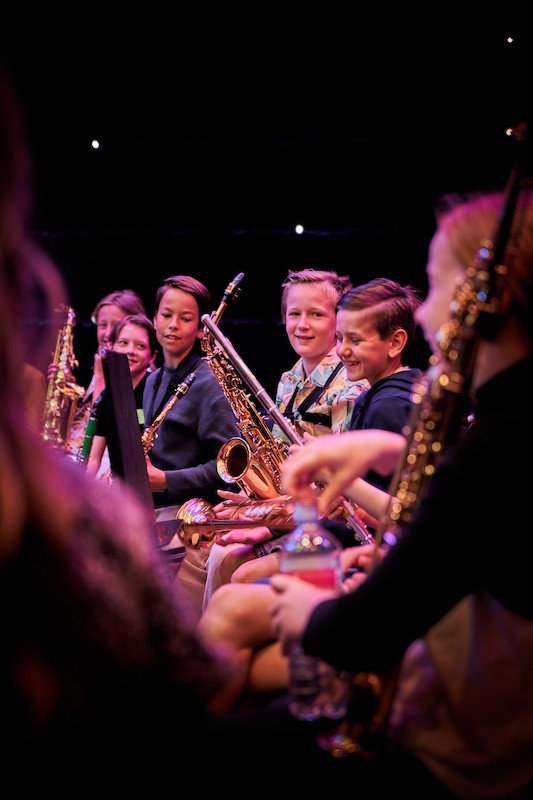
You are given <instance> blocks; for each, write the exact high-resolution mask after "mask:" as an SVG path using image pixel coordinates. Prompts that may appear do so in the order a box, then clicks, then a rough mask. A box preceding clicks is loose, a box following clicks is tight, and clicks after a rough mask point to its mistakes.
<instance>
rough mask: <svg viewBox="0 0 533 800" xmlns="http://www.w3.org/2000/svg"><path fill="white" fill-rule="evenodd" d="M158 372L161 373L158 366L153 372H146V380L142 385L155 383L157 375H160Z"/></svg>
mask: <svg viewBox="0 0 533 800" xmlns="http://www.w3.org/2000/svg"><path fill="white" fill-rule="evenodd" d="M160 374H161V367H158V368H157V369H156V370H154V371H153V372H150V373H149V374H147V375H146V382H145V384H144V385H145V386H152V385H153V384H154V383H155V381H156V380H157V376H158V375H160Z"/></svg>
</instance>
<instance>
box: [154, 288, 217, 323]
mask: <svg viewBox="0 0 533 800" xmlns="http://www.w3.org/2000/svg"><path fill="white" fill-rule="evenodd" d="M167 289H181V291H182V292H187V294H190V295H192V296H193V297H194V299H195V300H196V302H197V303H198V311H199V315H198V327H201V324H202V323H201V322H200V320H201V319H202V317H203V315H204V314H208V313H209V312H210V311H211V294H210V293H209V289H208V288H207V286H204V284H203V283H201V282H200V281H198V280H196V278H193V277H191V276H190V275H173V276H171V277H170V278H165V280H164V281H163V283H162V284H161V286H160V287H159V289H158V290H157V292H156V294H155V311H154V313H155V314H157V311H158V309H159V306H160V305H161V300H162V298H163V295H164V294H165V292H166V291H167Z"/></svg>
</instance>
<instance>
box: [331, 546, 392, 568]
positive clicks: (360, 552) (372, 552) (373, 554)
mask: <svg viewBox="0 0 533 800" xmlns="http://www.w3.org/2000/svg"><path fill="white" fill-rule="evenodd" d="M384 555H385V551H384V550H382V549H381V548H380V547H378V546H377V545H375V544H360V545H356V546H355V547H345V548H344V550H341V555H340V561H341V570H342V572H343V573H344V572H347V571H348V570H349V569H353V568H355V569H358V570H359V571H360V572H370V570H371V569H373V567H374V564H375V563H376V562H378V561H381V559H382V558H383V556H384Z"/></svg>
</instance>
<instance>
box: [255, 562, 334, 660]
mask: <svg viewBox="0 0 533 800" xmlns="http://www.w3.org/2000/svg"><path fill="white" fill-rule="evenodd" d="M270 585H271V587H272V588H273V589H274V591H275V592H276V594H277V596H276V597H275V599H274V601H273V603H272V606H271V617H272V631H273V633H274V635H275V636H276V637H277V638H278V639H279V641H280V642H281V648H282V651H283V653H284V654H285V655H288V653H289V649H290V645H291V644H292V643H293V642H295V641H300V639H301V638H302V636H303V633H304V631H305V628H306V626H307V623H308V622H309V618H310V616H311V614H312V612H313V611H314V609H315V608H316V606H317V605H319V603H322V602H323V601H324V600H329V599H330V598H332V597H336V596H337V594H336V592H333V591H330V590H328V589H319V588H317V587H316V586H313V584H311V583H307V582H306V581H302V580H300V579H299V578H295V577H291V576H289V575H282V574H281V573H278V574H277V575H272V577H271V579H270Z"/></svg>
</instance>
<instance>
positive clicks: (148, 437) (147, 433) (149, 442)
mask: <svg viewBox="0 0 533 800" xmlns="http://www.w3.org/2000/svg"><path fill="white" fill-rule="evenodd" d="M195 378H196V373H195V372H191V373H190V374H189V375H187V377H186V378H185V380H184V381H182V382H181V383H180V384H179V386H176V388H175V389H174V391H173V393H172V396H171V398H170V400H169V401H168V403H167V404H166V405H165V407H164V408H163V410H162V411H161V413H160V414H158V415H157V417H156V418H155V419H154V421H153V422H152V424H151V425H149V426H148V427H147V428H145V429H144V432H143V435H142V436H141V443H142V446H143V450H144V454H145V455H146V454H147V453H148V452H149V451H150V450H151V449H152V447H153V446H154V442H155V440H156V439H157V436H158V433H157V431H158V429H159V426H160V425H161V423H162V422H164V421H165V419H166V417H167V416H168V413H169V411H170V410H171V409H172V408H173V407H174V405H175V403H177V401H178V400H179V399H180V397H183V395H184V394H186V393H187V392H188V391H189V387H190V385H191V383H192V382H193V380H194V379H195Z"/></svg>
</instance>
